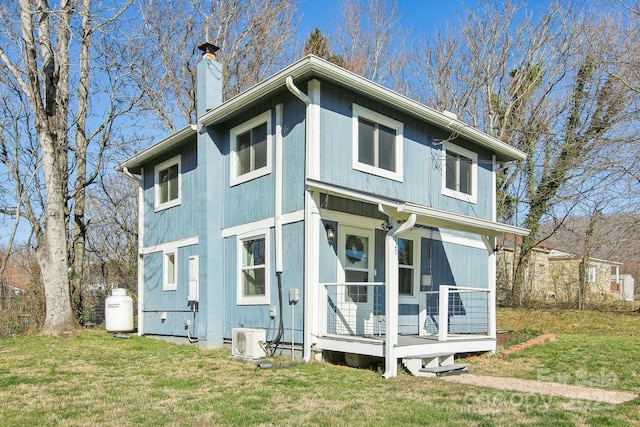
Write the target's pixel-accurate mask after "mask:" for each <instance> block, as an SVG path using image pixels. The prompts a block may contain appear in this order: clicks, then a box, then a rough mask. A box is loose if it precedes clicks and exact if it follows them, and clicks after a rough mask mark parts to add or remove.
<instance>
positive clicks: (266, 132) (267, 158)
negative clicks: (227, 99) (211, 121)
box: [231, 110, 271, 185]
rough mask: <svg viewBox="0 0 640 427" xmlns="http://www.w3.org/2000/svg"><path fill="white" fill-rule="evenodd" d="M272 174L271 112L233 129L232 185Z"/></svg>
mask: <svg viewBox="0 0 640 427" xmlns="http://www.w3.org/2000/svg"><path fill="white" fill-rule="evenodd" d="M270 172H271V110H268V111H266V112H264V113H262V114H260V115H259V116H257V117H254V118H253V119H251V120H249V121H247V122H245V123H243V124H241V125H239V126H236V127H234V128H233V129H231V185H236V184H240V183H242V182H246V181H249V180H252V179H255V178H258V177H260V176H263V175H267V174H269V173H270Z"/></svg>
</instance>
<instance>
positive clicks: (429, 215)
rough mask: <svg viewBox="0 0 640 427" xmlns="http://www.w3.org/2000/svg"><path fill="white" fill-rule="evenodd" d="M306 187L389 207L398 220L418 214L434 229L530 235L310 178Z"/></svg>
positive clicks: (507, 226)
mask: <svg viewBox="0 0 640 427" xmlns="http://www.w3.org/2000/svg"><path fill="white" fill-rule="evenodd" d="M307 185H308V186H309V188H312V189H317V190H321V191H325V192H328V193H330V194H335V195H338V196H342V197H346V198H349V199H355V200H360V201H363V202H367V203H375V204H378V205H382V206H384V207H385V208H390V209H391V210H392V211H395V212H396V213H397V214H398V216H397V217H398V218H400V219H406V218H408V217H409V216H410V215H412V214H415V215H416V217H417V220H416V223H418V224H422V225H427V226H431V227H438V228H446V229H449V230H458V231H464V232H469V233H475V234H479V235H482V236H490V237H495V236H498V235H501V234H503V233H511V234H515V235H519V236H526V235H528V234H529V230H527V229H526V228H522V227H517V226H514V225H509V224H503V223H500V222H497V221H491V220H487V219H482V218H477V217H472V216H469V215H463V214H459V213H455V212H447V211H444V210H441V209H436V208H431V207H428V206H423V205H419V204H415V203H411V202H405V201H400V200H393V199H389V198H385V197H381V196H377V195H373V194H370V193H364V192H361V191H358V190H354V189H348V188H344V187H339V186H335V185H332V184H328V183H324V182H320V181H316V180H311V179H307ZM388 210H389V209H387V211H388Z"/></svg>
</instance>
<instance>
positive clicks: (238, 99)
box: [199, 55, 527, 161]
mask: <svg viewBox="0 0 640 427" xmlns="http://www.w3.org/2000/svg"><path fill="white" fill-rule="evenodd" d="M308 72H312V73H313V74H315V75H317V76H323V77H326V78H327V79H329V80H334V81H336V82H338V83H341V84H344V85H346V86H348V87H350V88H352V89H354V90H356V91H359V92H362V93H365V94H367V95H369V96H371V97H373V98H376V99H379V100H381V101H383V102H386V103H389V104H391V105H395V106H397V107H399V108H401V109H404V110H405V111H407V112H408V113H410V114H412V115H415V116H417V117H420V118H422V119H424V120H427V121H429V122H431V123H433V124H435V125H437V126H439V127H442V128H444V129H448V130H451V131H453V132H457V133H458V134H459V135H461V136H463V137H465V138H468V139H469V140H471V141H473V142H475V143H478V144H480V145H482V146H484V147H485V148H487V149H489V150H490V151H492V152H494V153H496V154H497V155H498V157H499V160H505V161H510V160H524V159H525V158H526V157H527V155H526V154H525V153H523V152H522V151H520V150H518V149H517V148H515V147H512V146H510V145H508V144H506V143H504V142H502V141H500V140H499V139H497V138H494V137H493V136H491V135H488V134H486V133H484V132H482V131H479V130H477V129H475V128H474V127H472V126H470V125H468V124H466V123H464V122H462V121H460V120H457V119H454V118H452V117H450V116H448V115H446V114H444V113H442V112H440V111H438V110H435V109H433V108H430V107H427V106H426V105H424V104H421V103H419V102H418V101H415V100H413V99H411V98H408V97H406V96H404V95H401V94H399V93H397V92H394V91H392V90H390V89H388V88H386V87H384V86H382V85H379V84H377V83H375V82H372V81H370V80H367V79H365V78H364V77H361V76H359V75H357V74H355V73H352V72H351V71H348V70H346V69H344V68H342V67H338V66H337V65H334V64H332V63H330V62H328V61H325V60H324V59H321V58H319V57H317V56H314V55H308V56H305V57H304V58H302V59H300V60H299V61H297V62H295V63H293V64H291V65H290V66H288V67H287V68H284V69H283V70H281V71H279V72H278V73H276V74H274V75H273V76H271V77H269V78H267V79H266V80H264V81H262V82H261V83H259V84H257V85H255V86H253V87H252V88H250V89H248V90H246V91H244V92H242V93H241V94H239V95H237V96H235V97H233V98H231V99H229V100H228V101H226V102H224V103H223V104H222V105H220V106H219V107H217V108H214V109H212V110H209V111H207V112H206V113H205V114H203V115H202V116H200V117H199V121H200V122H201V123H202V124H203V125H205V126H209V125H212V124H215V123H218V122H220V121H222V120H224V119H225V118H226V117H227V116H228V115H229V114H230V113H232V112H234V111H236V110H238V109H240V108H243V107H246V106H248V105H250V104H251V103H253V102H255V101H257V100H258V99H260V98H262V97H263V96H265V95H267V94H269V93H270V92H272V91H273V90H276V89H278V88H280V87H282V86H284V85H285V81H286V78H287V77H288V76H291V77H292V78H294V79H295V78H298V77H300V76H302V75H304V74H306V73H308Z"/></svg>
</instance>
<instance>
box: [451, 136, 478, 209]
mask: <svg viewBox="0 0 640 427" xmlns="http://www.w3.org/2000/svg"><path fill="white" fill-rule="evenodd" d="M443 154H444V155H443V159H442V194H445V195H447V196H451V197H455V198H457V199H461V200H464V201H467V202H470V203H476V201H477V198H478V194H477V193H478V190H477V188H478V182H477V181H478V178H477V177H478V154H477V153H474V152H473V151H469V150H467V149H465V148H462V147H458V146H457V145H454V144H451V143H446V144H443Z"/></svg>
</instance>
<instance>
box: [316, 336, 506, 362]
mask: <svg viewBox="0 0 640 427" xmlns="http://www.w3.org/2000/svg"><path fill="white" fill-rule="evenodd" d="M316 349H317V350H328V351H337V352H342V353H355V354H362V355H367V356H376V357H384V355H385V336H384V335H369V336H347V335H324V336H322V337H318V340H317V344H316ZM495 350H496V340H495V339H494V338H490V337H464V336H460V337H453V338H451V339H449V340H447V341H438V338H437V336H433V335H431V336H430V335H399V336H398V344H397V345H396V349H395V354H396V356H397V357H398V358H399V359H400V358H404V357H415V356H419V355H426V356H428V355H437V354H443V353H449V354H461V353H482V352H494V351H495Z"/></svg>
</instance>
